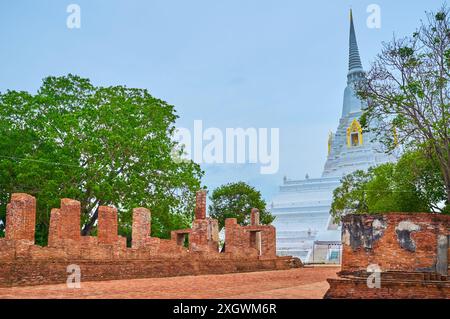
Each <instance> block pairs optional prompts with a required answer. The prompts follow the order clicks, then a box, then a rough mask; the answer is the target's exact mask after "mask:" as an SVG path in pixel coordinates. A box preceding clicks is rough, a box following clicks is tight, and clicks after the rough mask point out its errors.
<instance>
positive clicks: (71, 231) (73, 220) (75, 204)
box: [60, 198, 81, 241]
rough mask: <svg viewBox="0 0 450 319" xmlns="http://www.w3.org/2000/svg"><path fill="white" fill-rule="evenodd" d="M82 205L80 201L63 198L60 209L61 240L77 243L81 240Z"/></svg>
mask: <svg viewBox="0 0 450 319" xmlns="http://www.w3.org/2000/svg"><path fill="white" fill-rule="evenodd" d="M80 214H81V204H80V202H79V201H76V200H73V199H69V198H63V199H61V209H60V215H61V216H60V227H61V228H60V231H61V233H60V234H61V238H63V239H71V240H75V241H80V240H81V229H80V222H81V221H80Z"/></svg>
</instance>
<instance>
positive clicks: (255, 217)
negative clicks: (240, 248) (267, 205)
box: [250, 208, 263, 255]
mask: <svg viewBox="0 0 450 319" xmlns="http://www.w3.org/2000/svg"><path fill="white" fill-rule="evenodd" d="M250 225H252V226H258V225H259V210H258V209H257V208H252V211H251V213H250ZM250 241H251V244H252V245H254V247H255V248H256V250H258V255H262V252H263V247H262V241H261V232H255V233H252V236H251V237H250Z"/></svg>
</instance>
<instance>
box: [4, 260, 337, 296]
mask: <svg viewBox="0 0 450 319" xmlns="http://www.w3.org/2000/svg"><path fill="white" fill-rule="evenodd" d="M339 270H340V268H339V267H333V266H329V267H328V266H327V267H305V268H297V269H290V270H280V271H264V272H252V273H239V274H226V275H202V276H185V277H170V278H148V279H133V280H114V281H101V282H100V281H98V282H82V283H81V288H80V289H69V288H67V286H66V285H65V284H58V285H45V286H31V287H14V288H0V299H5V298H18V299H19V298H20V299H22V298H25V299H34V298H86V299H100V298H114V299H115V298H137V299H147V298H159V299H199V298H230V299H239V298H243V299H258V298H264V299H274V298H275V299H276V298H283V299H289V298H291V299H297V298H298V299H300V298H308V299H320V298H322V297H323V295H324V294H325V292H326V291H327V289H328V288H329V285H328V283H327V281H326V279H327V278H337V276H336V272H338V271H339Z"/></svg>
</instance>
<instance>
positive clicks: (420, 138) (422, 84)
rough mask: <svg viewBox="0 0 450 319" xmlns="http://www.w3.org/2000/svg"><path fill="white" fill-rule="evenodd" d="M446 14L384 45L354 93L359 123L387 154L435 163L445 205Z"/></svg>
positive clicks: (449, 20)
mask: <svg viewBox="0 0 450 319" xmlns="http://www.w3.org/2000/svg"><path fill="white" fill-rule="evenodd" d="M449 81H450V16H449V9H448V8H447V7H446V6H444V7H442V9H441V10H440V11H439V12H437V13H428V14H427V19H426V21H424V22H422V25H421V26H420V27H419V28H418V30H417V31H416V32H414V34H413V35H412V36H409V37H404V38H401V39H398V38H394V39H393V40H392V41H391V42H389V43H385V44H384V47H383V50H382V52H381V53H380V54H379V55H378V57H377V59H376V61H375V63H374V64H373V65H372V68H371V69H370V71H369V72H368V73H367V80H366V81H364V82H362V83H361V85H360V87H359V88H358V91H359V92H358V94H359V95H360V96H361V97H362V98H363V99H365V100H367V102H368V107H367V108H366V110H365V112H364V114H363V117H362V121H361V122H362V123H363V125H364V126H365V128H366V129H369V130H372V131H373V132H374V133H375V137H376V138H377V139H380V140H381V141H382V142H384V143H383V144H385V145H386V146H387V147H388V150H392V149H393V148H395V147H396V146H397V145H402V146H403V147H404V149H406V150H411V149H412V150H416V149H420V150H421V151H422V152H423V153H424V154H426V155H427V157H428V160H429V161H430V162H433V163H436V164H437V167H438V169H439V171H440V178H441V179H442V183H443V185H444V188H445V192H446V201H447V204H450V146H449V143H450V82H449Z"/></svg>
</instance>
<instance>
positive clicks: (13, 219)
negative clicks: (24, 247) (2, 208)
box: [5, 194, 36, 244]
mask: <svg viewBox="0 0 450 319" xmlns="http://www.w3.org/2000/svg"><path fill="white" fill-rule="evenodd" d="M35 224H36V199H35V198H34V197H33V196H30V195H28V194H13V195H12V197H11V202H10V203H9V204H8V205H7V207H6V234H5V237H6V239H7V240H25V241H28V242H30V243H31V244H33V243H34V232H35Z"/></svg>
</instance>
